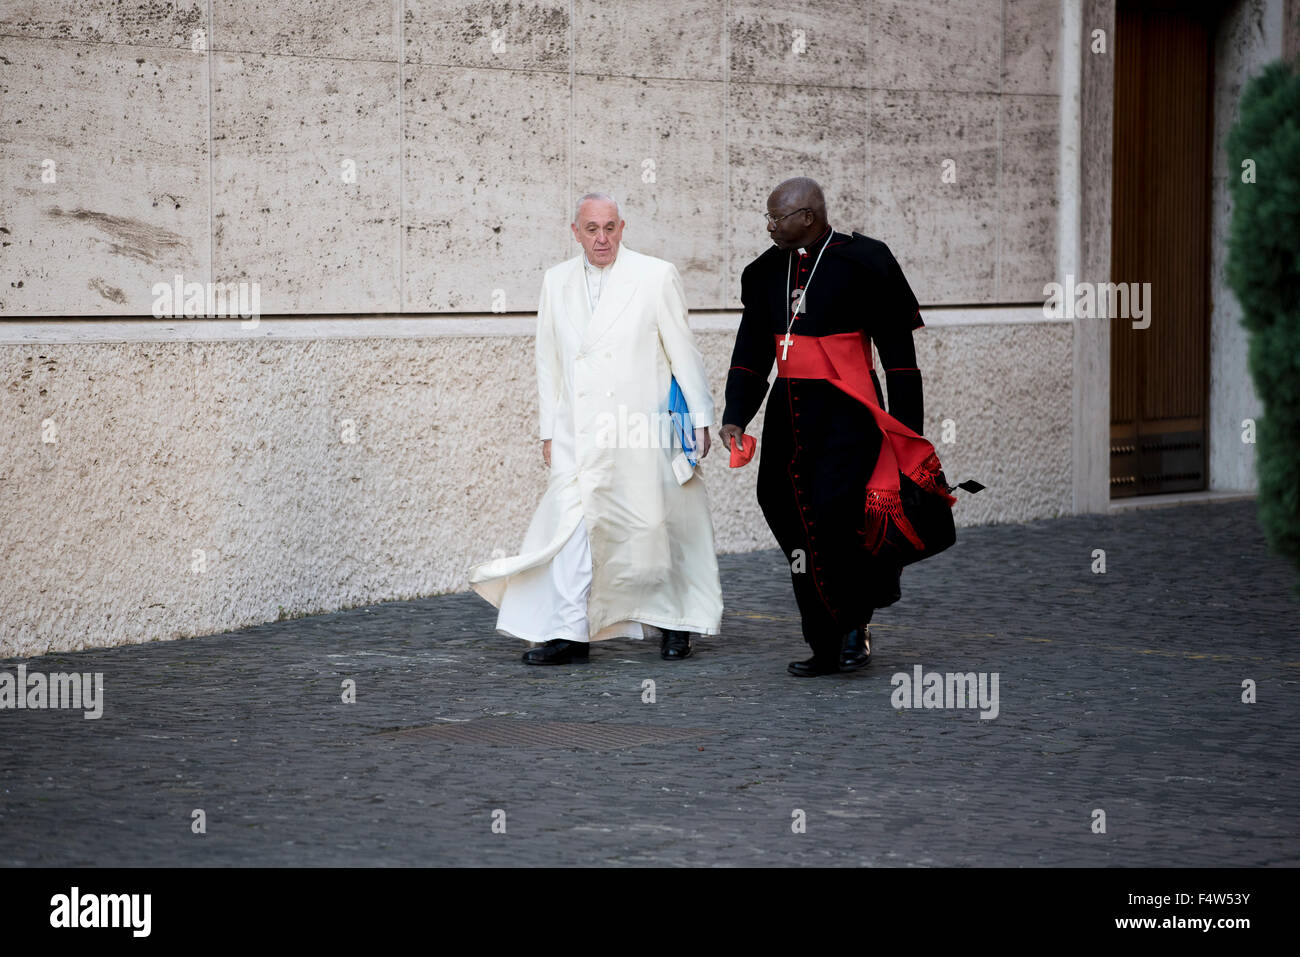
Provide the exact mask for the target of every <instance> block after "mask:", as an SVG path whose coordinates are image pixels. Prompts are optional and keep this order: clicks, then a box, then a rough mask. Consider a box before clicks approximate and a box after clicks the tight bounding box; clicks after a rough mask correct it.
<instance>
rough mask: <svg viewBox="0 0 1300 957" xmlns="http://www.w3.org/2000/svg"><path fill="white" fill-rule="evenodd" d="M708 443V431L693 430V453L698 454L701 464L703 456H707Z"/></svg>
mask: <svg viewBox="0 0 1300 957" xmlns="http://www.w3.org/2000/svg"><path fill="white" fill-rule="evenodd" d="M709 442H710V439H709V430H708V429H696V430H695V451H696V452H698V453H699V459H700V461H701V462H703V461H704V456H706V455H708V454H709Z"/></svg>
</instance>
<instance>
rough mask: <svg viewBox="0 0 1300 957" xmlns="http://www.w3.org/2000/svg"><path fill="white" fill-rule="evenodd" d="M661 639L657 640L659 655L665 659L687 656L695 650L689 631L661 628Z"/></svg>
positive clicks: (671, 659)
mask: <svg viewBox="0 0 1300 957" xmlns="http://www.w3.org/2000/svg"><path fill="white" fill-rule="evenodd" d="M663 633H664V636H663V639H662V640H661V641H660V642H659V657H660V658H663V659H665V660H666V661H674V660H679V659H682V658H689V657H690V656H691V652H692V651H694V650H695V643H694V642H693V641H692V640H691V633H690V632H689V631H670V630H669V629H667V628H664V629H663Z"/></svg>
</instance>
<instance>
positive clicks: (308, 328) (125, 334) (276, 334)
mask: <svg viewBox="0 0 1300 957" xmlns="http://www.w3.org/2000/svg"><path fill="white" fill-rule="evenodd" d="M921 316H922V318H923V319H924V320H925V324H926V327H928V328H932V329H933V328H939V327H946V326H984V325H1025V324H1028V323H1039V322H1070V321H1071V320H1069V319H1049V318H1047V317H1045V316H1044V315H1043V310H1042V308H1041V307H1038V306H1007V307H997V306H980V307H962V308H951V309H922V310H921ZM240 326H241V320H239V319H123V320H116V321H115V320H98V321H86V320H75V319H66V320H46V321H43V322H42V321H15V320H12V319H8V320H3V321H0V344H15V343H74V342H87V343H89V342H220V341H228V340H241V339H369V338H381V339H424V338H429V337H435V336H531V335H533V334H534V333H535V332H536V331H537V319H536V318H535V317H534V316H501V315H495V314H487V315H483V316H456V317H454V318H446V319H437V318H401V317H398V316H393V317H391V318H389V317H376V318H358V317H356V316H339V317H336V318H321V319H262V320H260V321H259V322H258V324H257V326H256V327H255V328H252V329H242V328H240ZM739 326H740V313H739V312H738V311H718V312H708V311H700V312H697V313H693V314H692V315H691V328H692V329H696V330H698V331H700V332H735V331H736V329H737V328H739ZM921 331H924V330H921Z"/></svg>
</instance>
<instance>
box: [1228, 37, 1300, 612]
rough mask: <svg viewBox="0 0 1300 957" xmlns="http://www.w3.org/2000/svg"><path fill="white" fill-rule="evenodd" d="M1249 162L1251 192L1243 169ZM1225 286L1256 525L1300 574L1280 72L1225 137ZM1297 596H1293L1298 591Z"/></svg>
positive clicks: (1295, 241) (1297, 350)
mask: <svg viewBox="0 0 1300 957" xmlns="http://www.w3.org/2000/svg"><path fill="white" fill-rule="evenodd" d="M1246 160H1253V161H1254V178H1255V182H1253V183H1251V182H1245V181H1244V180H1245V179H1246V178H1247V177H1246V173H1245V171H1244V170H1243V166H1242V164H1243V162H1244V161H1246ZM1228 170H1229V183H1230V185H1231V190H1232V201H1233V215H1232V227H1231V230H1230V232H1229V236H1228V260H1227V278H1228V283H1229V284H1230V285H1231V286H1232V290H1233V292H1235V293H1236V295H1237V300H1238V301H1239V302H1240V303H1241V309H1242V313H1243V315H1242V323H1243V325H1245V327H1246V329H1247V330H1248V332H1249V334H1250V360H1249V361H1250V374H1251V376H1252V377H1253V378H1254V380H1255V390H1256V392H1257V393H1258V394H1259V398H1260V401H1261V403H1262V404H1263V407H1264V411H1263V415H1262V416H1261V417H1260V419H1259V422H1258V423H1257V431H1256V446H1255V470H1256V473H1257V475H1258V479H1259V505H1258V509H1259V522H1260V525H1261V527H1262V528H1263V530H1264V536H1265V538H1266V539H1267V540H1268V543H1269V547H1270V548H1271V549H1272V550H1273V551H1274V552H1275V553H1277V554H1280V555H1283V556H1285V557H1286V558H1288V559H1290V560H1291V562H1292V563H1293V564H1294V565H1295V566H1296V568H1297V571H1298V572H1300V76H1298V75H1296V73H1294V72H1293V71H1292V69H1291V68H1290V67H1289V66H1288V65H1287V64H1286V63H1284V62H1282V61H1278V62H1277V63H1273V64H1271V65H1270V66H1269V67H1268V68H1266V69H1265V70H1264V72H1263V73H1261V74H1260V75H1259V76H1257V77H1255V78H1254V79H1253V80H1251V81H1250V82H1249V83H1248V84H1247V85H1246V89H1245V91H1244V92H1243V93H1242V97H1241V108H1240V116H1239V118H1238V120H1237V123H1236V125H1235V126H1234V127H1233V128H1232V131H1231V132H1230V133H1229V134H1228ZM1297 592H1298V593H1300V586H1298V587H1297Z"/></svg>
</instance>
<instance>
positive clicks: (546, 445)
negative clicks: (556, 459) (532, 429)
mask: <svg viewBox="0 0 1300 957" xmlns="http://www.w3.org/2000/svg"><path fill="white" fill-rule="evenodd" d="M542 461H543V462H545V463H546V467H547V468H548V469H549V468H550V467H551V440H550V439H546V440H545V441H544V442H542Z"/></svg>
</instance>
